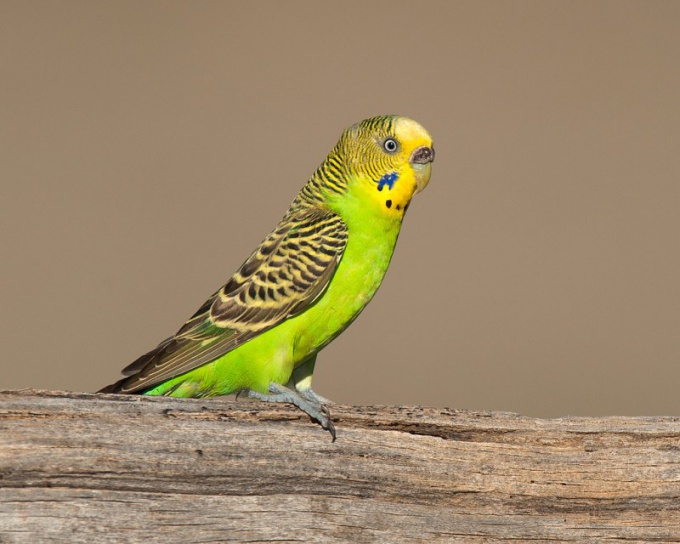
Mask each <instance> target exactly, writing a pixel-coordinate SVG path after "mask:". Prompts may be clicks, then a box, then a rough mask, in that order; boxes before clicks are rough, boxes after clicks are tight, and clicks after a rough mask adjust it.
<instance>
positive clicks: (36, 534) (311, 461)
mask: <svg viewBox="0 0 680 544" xmlns="http://www.w3.org/2000/svg"><path fill="white" fill-rule="evenodd" d="M332 412H333V416H334V419H335V421H336V424H337V428H338V441H337V442H336V443H331V442H330V439H329V435H328V433H327V432H324V431H322V430H321V429H320V428H319V427H318V426H317V425H315V424H312V423H310V422H309V420H308V418H307V417H306V416H304V414H301V413H299V412H298V411H296V410H295V409H293V408H289V407H286V406H272V405H267V404H260V403H253V402H249V401H246V400H238V401H232V400H223V399H200V400H183V399H168V398H147V397H139V396H117V395H91V394H81V393H61V392H47V391H4V392H0V542H2V543H31V544H33V543H36V542H68V543H81V542H82V543H88V544H89V543H93V542H97V543H98V542H112V543H113V542H116V543H118V542H130V543H134V542H144V543H155V542H158V543H171V542H182V543H192V542H202V543H204V542H224V541H229V542H232V541H233V542H260V541H276V542H505V541H513V542H522V541H550V542H598V541H607V542H618V541H620V542H623V541H625V542H627V543H630V542H680V418H674V417H660V418H652V417H644V418H643V417H639V418H624V417H608V418H562V419H555V420H539V419H532V418H527V417H522V416H519V415H516V414H510V413H474V412H465V411H457V410H449V409H425V408H405V407H385V406H381V407H356V406H354V407H349V406H334V407H333V410H332Z"/></svg>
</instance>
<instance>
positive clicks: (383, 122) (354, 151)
mask: <svg viewBox="0 0 680 544" xmlns="http://www.w3.org/2000/svg"><path fill="white" fill-rule="evenodd" d="M395 119H396V116H395V115H381V116H377V117H371V118H370V119H366V120H364V121H362V122H361V123H358V124H356V125H353V126H351V127H350V128H348V129H347V130H345V132H344V133H343V134H342V136H341V137H340V140H339V141H338V143H337V145H336V146H335V148H334V149H333V151H331V152H330V153H329V155H328V156H327V157H326V159H325V160H324V161H323V163H321V166H319V168H317V170H316V172H314V174H312V177H311V178H310V179H309V181H308V182H307V184H306V185H305V186H304V187H303V188H302V190H301V191H300V194H299V196H298V199H300V200H302V201H305V202H308V203H312V204H318V203H321V202H323V201H324V198H325V195H329V194H343V193H344V192H345V191H346V190H347V180H348V179H349V178H351V177H352V176H353V175H356V174H361V175H363V176H367V177H369V179H374V180H375V182H376V183H378V182H379V180H380V179H381V178H382V177H383V175H384V174H385V172H386V171H389V170H391V169H392V164H391V157H390V156H389V155H386V154H385V153H383V152H382V150H380V148H379V147H378V146H376V145H375V143H377V141H379V140H381V139H384V138H387V137H388V136H390V135H393V133H394V121H395ZM395 179H396V178H395Z"/></svg>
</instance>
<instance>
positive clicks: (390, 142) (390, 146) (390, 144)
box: [382, 138, 399, 155]
mask: <svg viewBox="0 0 680 544" xmlns="http://www.w3.org/2000/svg"><path fill="white" fill-rule="evenodd" d="M382 146H383V149H384V150H385V153H387V154H388V155H394V154H395V153H396V152H397V151H399V142H398V141H397V140H395V139H394V138H385V140H384V141H383V144H382Z"/></svg>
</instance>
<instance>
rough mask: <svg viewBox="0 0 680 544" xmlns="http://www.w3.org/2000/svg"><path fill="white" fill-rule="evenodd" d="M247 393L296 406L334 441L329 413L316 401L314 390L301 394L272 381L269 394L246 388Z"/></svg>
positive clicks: (333, 429)
mask: <svg viewBox="0 0 680 544" xmlns="http://www.w3.org/2000/svg"><path fill="white" fill-rule="evenodd" d="M247 393H248V396H249V397H250V398H254V399H258V400H262V401H265V402H285V403H289V404H293V405H295V406H297V407H298V408H299V409H300V410H302V411H303V412H305V413H306V414H307V415H308V416H309V417H310V418H311V419H312V421H315V422H316V423H318V424H319V425H321V428H322V429H325V430H326V431H328V432H329V433H331V437H332V442H335V438H336V434H335V426H334V425H333V422H332V420H331V413H330V411H329V410H328V408H327V407H326V406H325V405H324V404H321V403H320V402H318V401H317V398H319V397H318V396H317V395H315V394H314V392H312V393H313V394H314V396H307V395H304V396H303V395H301V394H300V393H299V392H298V391H295V390H293V389H289V388H287V387H285V386H283V385H281V384H278V383H273V382H272V383H271V384H270V385H269V394H267V393H259V392H258V391H252V390H247Z"/></svg>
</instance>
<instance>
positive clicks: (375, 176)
mask: <svg viewBox="0 0 680 544" xmlns="http://www.w3.org/2000/svg"><path fill="white" fill-rule="evenodd" d="M334 153H336V154H337V155H336V159H338V166H340V164H342V167H344V168H343V170H345V175H346V176H347V179H348V186H347V189H348V190H349V191H350V192H353V191H354V192H357V193H360V194H361V196H362V198H369V199H370V200H371V201H373V202H375V203H376V204H378V205H379V206H380V207H381V208H382V209H383V210H390V211H391V212H396V213H398V214H399V215H401V214H403V211H404V210H405V208H406V207H407V206H408V204H409V202H410V201H411V197H412V196H413V195H414V194H415V193H419V192H420V191H422V190H423V189H424V188H425V186H426V185H427V184H428V182H429V181H430V174H431V168H432V161H433V160H434V148H433V147H432V137H431V136H430V134H429V133H428V132H427V130H425V128H423V127H422V125H420V124H419V123H417V122H416V121H414V120H413V119H409V118H408V117H400V116H396V115H388V116H380V117H372V118H370V119H366V120H364V121H362V122H360V123H357V124H356V125H353V126H351V127H350V128H348V129H347V130H346V131H345V132H344V133H343V135H342V137H341V138H340V141H339V142H338V145H337V146H336V149H335V151H334ZM332 156H333V153H332V154H331V155H330V156H329V158H331V157H332ZM330 166H332V163H331V165H330ZM388 213H390V212H389V211H388Z"/></svg>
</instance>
